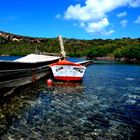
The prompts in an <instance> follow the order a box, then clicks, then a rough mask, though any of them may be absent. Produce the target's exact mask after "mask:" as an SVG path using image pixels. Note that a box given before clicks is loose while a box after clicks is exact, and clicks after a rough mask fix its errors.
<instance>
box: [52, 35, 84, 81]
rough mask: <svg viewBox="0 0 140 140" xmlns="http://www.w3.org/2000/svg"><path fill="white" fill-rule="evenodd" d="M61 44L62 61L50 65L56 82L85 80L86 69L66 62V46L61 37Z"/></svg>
mask: <svg viewBox="0 0 140 140" xmlns="http://www.w3.org/2000/svg"><path fill="white" fill-rule="evenodd" d="M59 43H60V48H61V56H62V58H63V60H62V59H61V60H60V61H59V62H56V63H53V64H51V65H50V67H51V69H52V73H53V77H54V78H55V79H56V80H61V81H80V80H82V78H83V75H84V72H85V69H86V67H85V66H82V65H80V64H78V63H74V62H70V61H67V60H65V57H66V52H65V51H64V45H63V40H62V37H61V36H59Z"/></svg>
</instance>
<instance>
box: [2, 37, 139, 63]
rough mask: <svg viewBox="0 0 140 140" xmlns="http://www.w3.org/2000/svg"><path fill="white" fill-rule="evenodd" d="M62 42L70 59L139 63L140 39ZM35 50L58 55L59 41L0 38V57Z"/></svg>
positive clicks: (53, 39)
mask: <svg viewBox="0 0 140 140" xmlns="http://www.w3.org/2000/svg"><path fill="white" fill-rule="evenodd" d="M63 40H64V46H65V51H66V52H67V55H68V56H71V57H82V56H86V57H88V58H97V57H109V58H110V59H115V60H123V61H126V62H136V63H140V38H136V39H131V38H122V39H114V40H111V39H106V40H102V39H94V40H78V39H66V38H64V39H63ZM36 49H38V50H39V51H40V52H47V53H59V52H60V47H59V41H58V39H57V38H49V39H42V40H41V41H39V42H35V41H34V42H33V41H31V40H30V39H27V38H26V39H23V40H20V41H11V40H8V39H5V38H4V37H0V55H26V54H29V53H34V51H35V50H36Z"/></svg>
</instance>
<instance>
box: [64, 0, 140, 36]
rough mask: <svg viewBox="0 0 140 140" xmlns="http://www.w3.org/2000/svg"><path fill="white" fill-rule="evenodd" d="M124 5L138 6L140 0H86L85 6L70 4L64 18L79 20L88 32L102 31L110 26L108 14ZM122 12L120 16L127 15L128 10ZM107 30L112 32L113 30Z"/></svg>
mask: <svg viewBox="0 0 140 140" xmlns="http://www.w3.org/2000/svg"><path fill="white" fill-rule="evenodd" d="M124 6H125V7H126V6H129V7H138V6H140V0H116V1H114V0H85V5H84V6H82V5H80V4H76V5H70V6H69V7H68V8H67V10H66V11H65V14H64V19H67V20H76V21H78V22H79V26H80V27H82V28H84V29H85V30H86V31H87V32H90V33H95V32H96V31H97V32H101V33H102V32H104V31H105V30H106V29H107V28H108V27H109V26H110V24H109V21H108V15H107V14H109V13H110V12H111V11H113V10H115V9H117V8H119V7H124ZM120 14H122V15H119V16H126V15H127V13H126V12H124V13H120ZM81 23H82V26H81ZM126 24H127V23H126ZM83 25H84V26H83ZM111 31H112V32H111ZM107 32H110V34H111V33H113V30H110V31H107Z"/></svg>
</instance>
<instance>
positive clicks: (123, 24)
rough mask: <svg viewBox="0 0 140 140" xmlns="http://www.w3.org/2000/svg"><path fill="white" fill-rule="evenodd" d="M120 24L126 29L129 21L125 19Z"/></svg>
mask: <svg viewBox="0 0 140 140" xmlns="http://www.w3.org/2000/svg"><path fill="white" fill-rule="evenodd" d="M120 24H121V25H122V27H126V26H127V24H128V20H126V19H124V20H122V21H121V22H120Z"/></svg>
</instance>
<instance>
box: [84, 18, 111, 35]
mask: <svg viewBox="0 0 140 140" xmlns="http://www.w3.org/2000/svg"><path fill="white" fill-rule="evenodd" d="M108 25H109V22H108V19H107V18H104V19H102V20H101V21H96V22H89V23H88V24H87V28H86V30H87V31H88V32H89V33H90V32H93V33H96V32H101V31H102V30H103V29H104V28H105V27H107V26H108Z"/></svg>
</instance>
